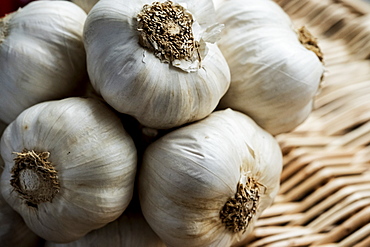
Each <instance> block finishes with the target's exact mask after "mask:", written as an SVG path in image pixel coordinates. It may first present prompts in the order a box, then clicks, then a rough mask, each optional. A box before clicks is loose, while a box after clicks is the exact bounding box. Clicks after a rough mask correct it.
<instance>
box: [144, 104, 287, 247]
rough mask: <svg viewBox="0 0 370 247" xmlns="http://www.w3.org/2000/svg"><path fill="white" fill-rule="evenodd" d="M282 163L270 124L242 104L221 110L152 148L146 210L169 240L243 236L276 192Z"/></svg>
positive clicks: (177, 246) (203, 241)
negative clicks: (237, 108)
mask: <svg viewBox="0 0 370 247" xmlns="http://www.w3.org/2000/svg"><path fill="white" fill-rule="evenodd" d="M281 170H282V153H281V151H280V147H279V145H278V143H277V141H276V140H275V139H274V138H273V137H272V136H271V135H270V134H269V133H268V132H266V131H264V130H263V129H261V128H260V127H259V126H258V125H256V123H255V122H254V121H253V120H252V119H250V118H249V117H248V116H247V115H245V114H242V113H240V112H236V111H233V110H231V109H227V110H223V111H215V112H213V113H212V114H211V115H210V116H208V117H207V118H205V119H203V120H201V121H198V122H196V123H192V124H190V125H187V126H185V127H181V128H179V129H177V130H174V131H172V132H170V133H168V134H167V135H165V136H163V137H161V138H160V139H158V140H156V141H155V142H153V143H152V144H151V145H150V146H149V147H148V148H147V150H146V151H145V153H144V157H143V164H142V167H141V169H140V174H139V178H138V179H139V187H138V189H139V197H140V204H141V208H142V212H143V214H144V216H145V218H146V220H147V221H148V223H149V225H150V226H151V227H152V229H153V230H154V231H155V232H156V233H157V234H158V236H159V237H160V238H161V239H162V240H163V241H164V242H165V244H166V245H167V246H169V247H172V246H173V247H181V246H184V247H185V246H186V247H188V246H192V247H201V246H215V247H216V246H217V247H219V246H231V245H234V244H238V243H242V241H243V240H244V239H245V238H246V237H247V236H248V234H249V233H250V232H251V231H252V229H253V227H254V224H255V221H256V219H257V218H258V217H259V215H260V214H261V212H262V211H263V210H264V209H266V208H267V207H268V206H269V205H270V204H271V203H272V201H273V199H274V198H275V196H276V194H277V192H278V189H279V185H280V173H281Z"/></svg>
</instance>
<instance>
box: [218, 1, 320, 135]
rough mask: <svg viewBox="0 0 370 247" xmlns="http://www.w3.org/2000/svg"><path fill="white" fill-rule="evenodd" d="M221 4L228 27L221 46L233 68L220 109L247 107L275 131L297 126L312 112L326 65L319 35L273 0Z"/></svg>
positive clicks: (247, 111) (222, 20) (220, 15)
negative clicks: (297, 26)
mask: <svg viewBox="0 0 370 247" xmlns="http://www.w3.org/2000/svg"><path fill="white" fill-rule="evenodd" d="M217 6H218V8H217V10H216V12H217V21H218V22H220V23H223V24H224V25H225V28H224V30H223V32H222V33H221V39H220V40H219V42H218V43H217V44H218V46H219V47H220V50H221V51H222V53H223V55H224V56H225V58H226V60H227V62H228V64H229V66H230V71H231V84H230V88H229V90H228V92H227V93H226V95H225V96H224V97H223V98H222V100H221V103H220V109H221V108H228V107H230V108H233V109H235V110H238V111H241V112H243V113H245V114H247V115H248V116H250V117H252V118H253V119H254V120H255V121H256V122H257V123H258V124H259V125H260V126H261V127H263V128H264V129H266V130H268V131H269V132H270V133H272V134H274V135H276V134H279V133H283V132H289V131H291V130H293V129H294V128H295V127H297V126H298V125H299V124H301V123H302V122H303V121H304V120H305V119H306V118H307V117H308V115H309V114H310V112H311V111H312V108H313V100H314V97H315V96H316V94H317V93H318V89H319V85H320V83H321V80H322V77H323V73H324V69H325V68H324V65H323V63H322V61H321V60H322V53H321V51H320V49H319V47H318V45H317V40H316V38H314V37H312V35H310V34H309V32H308V31H307V29H305V28H302V29H300V30H297V31H296V30H295V29H294V27H293V24H292V22H291V20H290V18H289V16H288V15H287V14H286V13H285V12H284V11H283V9H282V8H281V7H280V6H279V5H278V4H276V3H275V2H273V1H272V0H259V1H255V0H227V1H221V3H217ZM306 47H307V48H309V49H307V48H306Z"/></svg>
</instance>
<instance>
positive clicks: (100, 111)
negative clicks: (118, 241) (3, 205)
mask: <svg viewBox="0 0 370 247" xmlns="http://www.w3.org/2000/svg"><path fill="white" fill-rule="evenodd" d="M1 156H2V157H3V160H4V163H5V166H4V170H3V173H2V175H1V180H0V187H1V193H2V196H3V197H4V199H5V201H6V202H7V203H8V204H9V205H10V206H11V207H12V208H13V209H14V210H15V211H17V212H18V213H19V214H20V215H21V216H22V218H23V219H24V221H25V223H26V224H27V226H28V227H29V228H30V229H31V230H32V231H33V232H35V233H36V234H37V235H38V236H40V237H42V238H44V239H45V240H48V241H53V242H57V243H66V242H71V241H74V240H77V239H79V238H81V237H82V236H84V235H86V234H87V233H88V232H90V231H92V230H95V229H97V228H100V227H102V226H104V225H106V224H107V223H109V222H112V221H114V220H115V219H117V218H118V217H119V216H120V215H121V214H122V213H123V212H124V210H125V209H126V208H127V206H128V204H129V202H130V201H131V198H132V196H133V188H134V180H135V174H136V166H137V153H136V147H135V145H134V142H133V140H132V139H131V137H130V136H129V134H128V133H127V132H126V130H125V129H124V127H123V125H122V122H121V120H120V119H119V118H118V116H117V115H116V113H115V112H113V110H112V109H111V108H109V107H108V106H107V105H106V104H105V103H104V102H102V101H100V100H98V99H93V98H79V97H72V98H66V99H63V100H55V101H46V102H43V103H39V104H36V105H34V106H32V107H30V108H28V109H26V110H25V111H23V112H22V113H21V114H20V115H19V116H18V117H17V118H16V120H14V121H13V122H12V123H11V124H9V126H8V127H7V128H6V129H5V131H4V133H3V136H2V138H1Z"/></svg>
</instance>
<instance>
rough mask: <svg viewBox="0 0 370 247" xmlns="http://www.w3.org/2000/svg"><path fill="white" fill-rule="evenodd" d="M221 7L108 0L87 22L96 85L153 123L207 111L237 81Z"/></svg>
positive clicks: (173, 122) (115, 103) (167, 123)
mask: <svg viewBox="0 0 370 247" xmlns="http://www.w3.org/2000/svg"><path fill="white" fill-rule="evenodd" d="M214 13H215V10H214V7H213V3H212V1H211V0H202V1H195V0H190V1H186V2H182V1H158V2H151V1H145V0H141V1H134V0H129V1H118V0H100V1H99V2H97V3H96V5H95V6H94V8H93V9H92V10H91V11H90V12H89V14H88V17H87V20H86V24H85V28H84V43H85V47H86V52H87V69H88V73H89V76H90V79H91V83H92V85H93V87H94V88H95V90H96V91H97V92H98V93H100V94H101V95H102V97H103V98H104V100H105V101H106V102H107V103H108V104H110V105H111V106H112V107H113V108H114V109H115V110H117V111H119V112H121V113H125V114H128V115H131V116H133V117H135V118H136V119H137V120H138V121H139V122H140V123H141V124H142V125H144V126H147V127H150V128H156V129H169V128H173V127H177V126H180V125H183V124H185V123H188V122H193V121H196V120H199V119H202V118H204V117H206V116H207V115H209V114H210V113H211V112H212V111H213V110H214V109H215V108H216V106H217V104H218V103H219V100H220V98H221V97H222V96H223V95H224V94H225V92H226V90H227V88H228V87H229V84H230V71H229V67H228V64H227V63H226V60H225V58H224V57H223V55H222V54H221V52H220V50H219V49H218V47H217V45H216V44H215V42H216V41H217V40H218V37H219V34H220V32H221V30H222V28H223V25H220V24H217V23H216V21H215V18H214Z"/></svg>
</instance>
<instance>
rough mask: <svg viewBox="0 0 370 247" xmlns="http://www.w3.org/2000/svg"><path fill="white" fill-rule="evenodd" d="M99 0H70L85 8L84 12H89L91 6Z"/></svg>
mask: <svg viewBox="0 0 370 247" xmlns="http://www.w3.org/2000/svg"><path fill="white" fill-rule="evenodd" d="M98 1H99V0H72V3H75V4H77V5H78V6H80V7H81V8H82V9H83V10H85V12H86V13H89V12H90V10H91V9H92V7H94V5H95V4H96V3H97V2H98Z"/></svg>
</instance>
